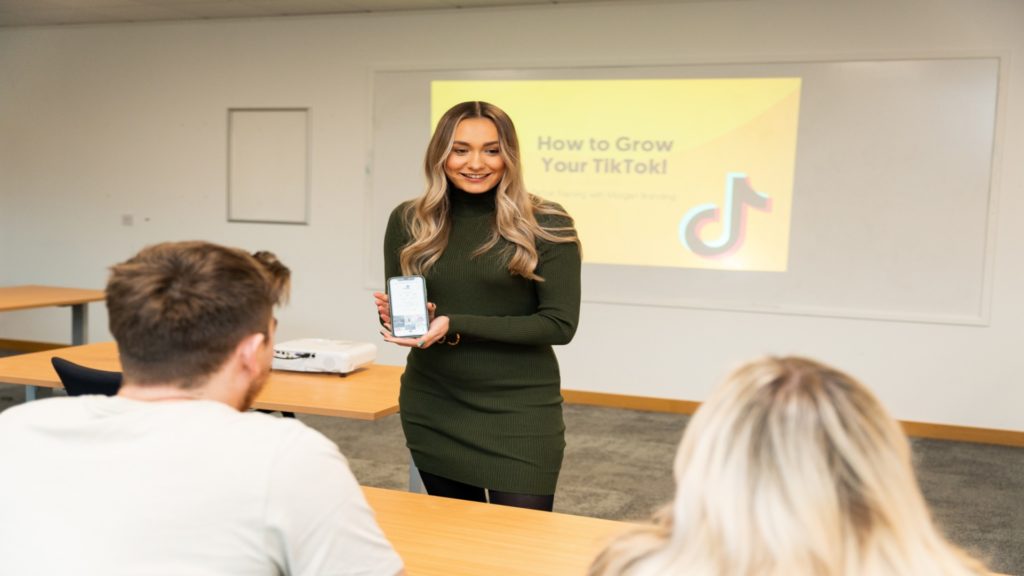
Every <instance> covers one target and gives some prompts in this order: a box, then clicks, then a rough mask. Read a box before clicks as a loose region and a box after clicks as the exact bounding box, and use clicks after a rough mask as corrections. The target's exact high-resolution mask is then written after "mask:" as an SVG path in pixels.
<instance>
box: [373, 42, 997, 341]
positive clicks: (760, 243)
mask: <svg viewBox="0 0 1024 576" xmlns="http://www.w3.org/2000/svg"><path fill="white" fill-rule="evenodd" d="M999 67H1000V62H999V60H998V59H997V58H949V59H920V60H878V61H863V62H862V61H856V62H796V63H792V62H790V63H773V64H730V65H714V66H653V67H606V68H536V69H507V70H380V71H376V72H375V73H374V85H373V103H374V115H373V126H372V135H373V150H372V157H371V161H370V166H369V172H370V174H371V179H370V187H369V198H368V205H369V211H368V215H369V218H370V223H371V224H370V230H369V235H368V242H369V243H370V246H369V248H368V251H367V253H368V254H371V255H373V256H372V257H370V258H369V259H368V261H367V270H366V272H367V283H368V285H370V286H374V287H377V286H379V285H380V284H381V282H382V281H383V277H382V276H383V265H382V259H381V257H380V247H381V245H382V244H381V243H382V240H383V230H384V226H385V224H386V222H387V215H388V213H389V212H390V211H391V209H392V208H394V206H395V205H397V204H398V203H399V202H401V201H403V200H406V199H409V198H412V197H415V196H417V195H418V194H420V193H421V192H422V189H423V186H424V176H423V168H422V163H423V154H424V151H425V149H426V144H427V141H428V139H429V137H430V133H431V131H432V129H433V126H434V125H435V124H436V122H437V119H438V118H439V117H440V115H441V114H443V112H444V111H445V110H446V109H447V108H448V107H450V106H451V105H453V104H455V103H458V102H461V101H464V100H486V101H489V102H492V103H494V104H496V105H498V106H500V107H501V108H503V109H504V110H505V111H506V112H508V113H509V115H510V116H511V117H512V119H513V121H514V122H515V124H516V127H517V131H518V133H519V138H520V147H521V151H522V163H523V169H524V177H525V181H526V185H527V188H528V189H529V190H530V191H531V192H532V193H534V194H537V195H540V196H542V197H544V198H547V199H549V200H552V201H555V202H558V203H560V204H561V205H562V206H564V207H565V208H566V210H567V211H568V212H569V213H570V214H571V215H572V216H573V217H574V218H575V219H576V224H577V228H578V231H579V234H580V238H581V240H582V243H583V249H584V269H583V296H584V300H585V301H590V302H606V303H621V304H630V305H654V306H676V307H696V308H709V309H724V310H751V311H764V312H775V313H786V314H811V315H828V316H843V317H854V318H861V317H870V318H884V319H893V320H908V321H926V322H949V323H969V324H978V323H984V322H986V321H987V320H986V313H987V312H986V311H987V301H986V298H987V295H988V293H989V291H988V290H987V289H986V285H987V282H988V281H989V277H990V271H989V269H988V262H989V258H990V256H989V244H990V241H989V238H990V235H991V234H990V233H991V230H990V226H989V222H990V219H991V218H990V216H991V214H990V212H991V205H992V203H991V195H992V191H991V189H990V188H991V182H990V180H991V170H992V159H993V147H994V141H995V139H994V135H995V127H996V108H997V107H996V104H997V96H998V78H999Z"/></svg>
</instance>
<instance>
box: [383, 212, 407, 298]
mask: <svg viewBox="0 0 1024 576" xmlns="http://www.w3.org/2000/svg"><path fill="white" fill-rule="evenodd" d="M406 205H407V203H402V204H400V205H398V207H397V208H395V209H394V210H392V211H391V217H390V218H388V227H387V229H386V231H385V232H384V283H385V285H387V280H388V278H390V277H392V276H401V275H402V264H401V261H400V260H399V254H400V253H401V251H402V246H405V244H406V242H408V241H409V232H408V231H407V230H406V227H405V222H404V220H403V216H402V215H403V213H404V212H405V207H406Z"/></svg>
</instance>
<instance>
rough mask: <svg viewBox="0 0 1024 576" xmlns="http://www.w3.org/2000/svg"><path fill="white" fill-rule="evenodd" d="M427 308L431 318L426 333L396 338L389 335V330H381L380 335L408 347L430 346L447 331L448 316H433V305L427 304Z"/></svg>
mask: <svg viewBox="0 0 1024 576" xmlns="http://www.w3.org/2000/svg"><path fill="white" fill-rule="evenodd" d="M427 308H428V309H429V310H430V315H431V316H433V318H432V319H431V320H430V327H429V328H427V333H426V334H424V335H423V336H420V337H419V338H396V337H394V336H392V335H391V333H390V332H385V331H383V330H381V332H380V335H381V336H383V337H384V340H387V341H388V342H391V343H392V344H398V345H399V346H408V347H409V348H430V347H431V346H432V345H434V344H436V343H437V342H438V341H439V340H441V339H442V338H444V335H445V334H447V333H448V317H447V316H434V309H435V306H434V305H433V304H428V305H427Z"/></svg>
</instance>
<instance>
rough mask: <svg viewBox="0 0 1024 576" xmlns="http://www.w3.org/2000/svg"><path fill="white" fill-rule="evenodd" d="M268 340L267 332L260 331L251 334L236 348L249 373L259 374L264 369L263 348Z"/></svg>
mask: <svg viewBox="0 0 1024 576" xmlns="http://www.w3.org/2000/svg"><path fill="white" fill-rule="evenodd" d="M266 340H267V336H266V335H265V334H261V333H259V332H257V333H255V334H249V335H248V336H246V337H245V338H243V339H242V341H241V342H239V343H238V346H237V347H236V348H235V353H236V354H237V355H238V359H239V361H240V362H241V364H242V366H243V367H244V368H245V370H246V371H248V372H249V373H252V374H258V373H259V372H261V371H262V370H263V362H264V360H263V355H262V349H263V344H264V342H266Z"/></svg>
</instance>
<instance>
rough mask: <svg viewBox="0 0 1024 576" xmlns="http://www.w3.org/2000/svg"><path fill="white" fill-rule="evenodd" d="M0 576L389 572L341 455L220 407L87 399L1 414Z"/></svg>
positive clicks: (286, 426) (384, 546)
mask: <svg viewBox="0 0 1024 576" xmlns="http://www.w3.org/2000/svg"><path fill="white" fill-rule="evenodd" d="M0 494H3V495H4V502H3V503H2V504H0V574H3V575H4V576H21V575H25V574H39V575H46V576H60V575H65V574H66V575H72V574H73V575H75V576H85V575H97V576H99V575H103V576H115V575H126V576H127V575H132V576H148V575H167V576H172V575H173V576H206V575H215V574H216V575H231V576H248V575H252V576H257V575H258V576H265V575H266V576H270V575H278V574H288V575H303V576H307V575H308V576H314V575H316V576H321V575H323V576H328V575H350V574H360V575H362V574H367V575H369V574H372V575H378V574H382V575H392V574H396V573H398V572H400V571H401V570H402V561H401V559H400V558H399V557H398V555H397V554H396V553H395V551H394V549H392V547H391V545H390V544H389V543H388V541H387V540H386V539H385V538H384V535H383V534H382V532H381V530H380V528H379V527H378V526H377V523H376V520H375V519H374V515H373V511H372V510H371V509H370V507H369V506H368V505H367V503H366V500H365V499H364V498H363V494H362V492H361V491H360V489H359V485H358V484H357V483H356V479H355V478H354V477H353V476H352V472H351V471H350V470H349V468H348V463H347V462H346V460H345V458H344V457H343V456H342V455H341V453H340V452H339V451H338V447H337V446H336V445H335V444H334V443H333V442H331V441H330V440H328V439H327V438H325V437H324V436H323V435H322V434H320V433H319V432H316V431H315V430H312V429H310V428H308V427H306V426H305V425H304V424H302V423H301V422H298V421H296V420H292V419H285V418H275V417H272V416H269V415H266V414H259V413H253V412H249V413H240V412H238V411H236V410H234V409H232V408H231V407H229V406H227V405H225V404H222V403H220V402H214V401H208V400H182V401H163V402H141V401H136V400H128V399H125V398H118V397H113V398H108V397H104V396H82V397H77V398H51V399H47V400H39V401H36V402H29V403H27V404H24V405H21V406H16V407H13V408H9V409H7V410H5V411H4V412H3V413H0Z"/></svg>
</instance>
